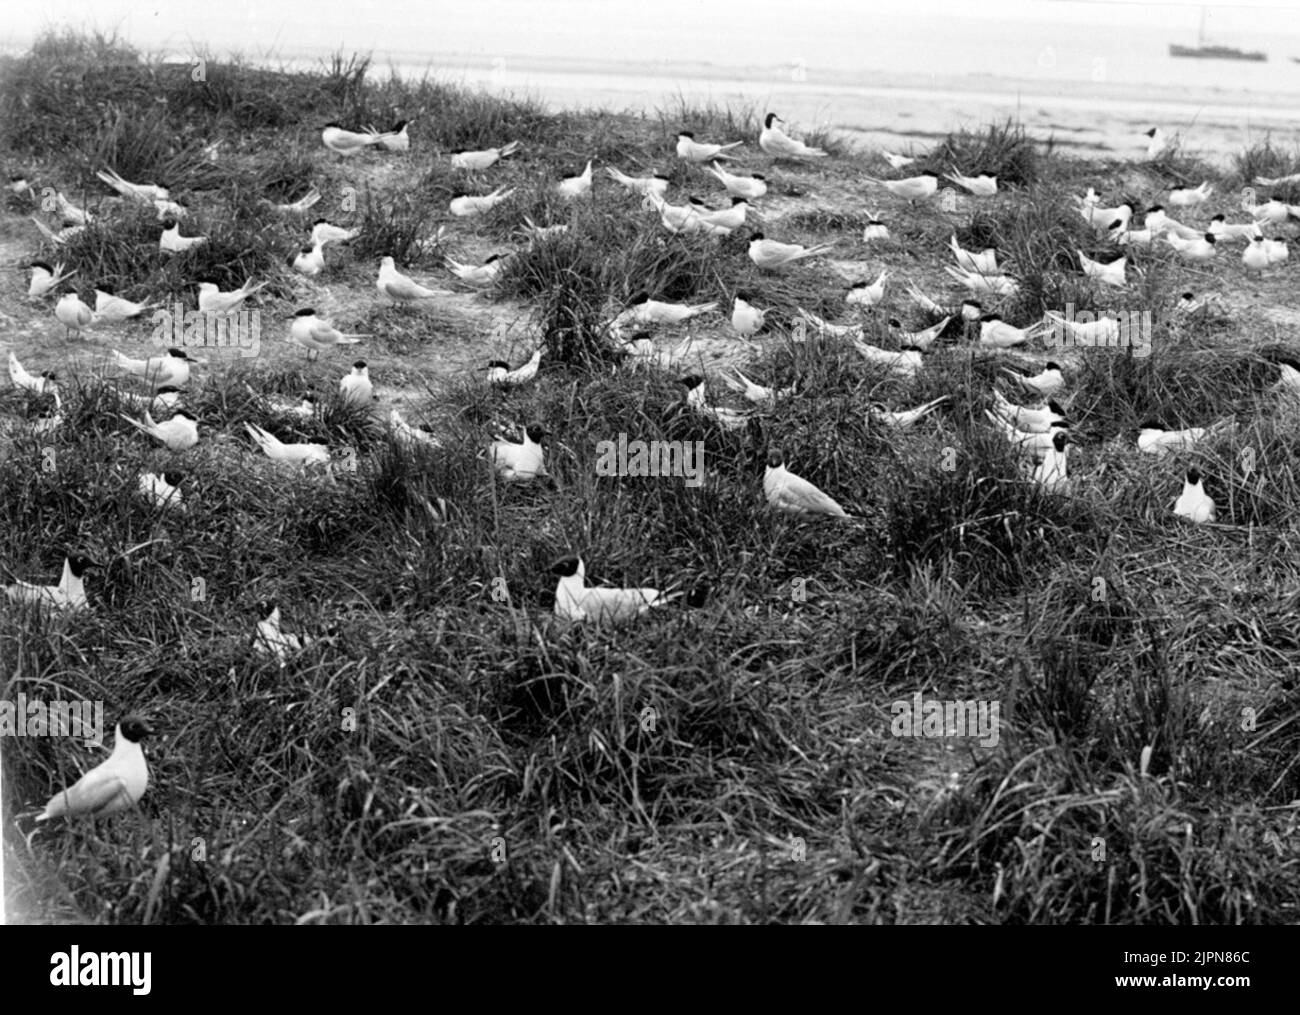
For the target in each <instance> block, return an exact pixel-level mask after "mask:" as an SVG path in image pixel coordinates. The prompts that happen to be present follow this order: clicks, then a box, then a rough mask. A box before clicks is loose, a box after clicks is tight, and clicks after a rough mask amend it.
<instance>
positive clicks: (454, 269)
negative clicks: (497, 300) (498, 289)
mask: <svg viewBox="0 0 1300 1015" xmlns="http://www.w3.org/2000/svg"><path fill="white" fill-rule="evenodd" d="M446 262H447V268H448V270H450V271H451V273H452V274H453V275H455V276H456V277H457V278H458V279H460V280H461V281H462V282H464V283H465V284H466V285H472V286H478V287H480V288H481V287H483V286H489V285H491V284H492V283H493V282H495V281H496V279H497V276H498V275H500V274H501V269H502V268H504V267H505V263H506V262H505V259H504V258H503V257H502V256H501V255H500V254H493V255H492V256H491V257H489V258H488V259H487V260H486V261H484V262H483V263H482V264H461V263H460V262H459V261H456V260H453V259H452V258H450V257H448V258H446Z"/></svg>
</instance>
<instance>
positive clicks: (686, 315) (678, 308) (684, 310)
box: [610, 291, 718, 332]
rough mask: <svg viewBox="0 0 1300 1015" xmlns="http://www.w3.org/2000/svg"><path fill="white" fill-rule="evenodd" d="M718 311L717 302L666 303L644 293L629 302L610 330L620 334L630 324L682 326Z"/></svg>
mask: <svg viewBox="0 0 1300 1015" xmlns="http://www.w3.org/2000/svg"><path fill="white" fill-rule="evenodd" d="M717 309H718V304H717V302H716V301H714V302H712V303H696V304H693V305H692V304H686V303H666V302H663V301H662V300H652V299H651V298H650V296H649V295H648V294H647V293H646V292H644V291H642V292H639V293H637V294H636V295H635V296H633V297H632V298H631V299H630V300H628V303H627V307H626V309H624V310H623V311H622V313H620V314H619V315H618V316H617V317H615V318H614V320H613V321H611V322H610V329H611V330H612V331H614V332H619V331H621V330H623V329H624V328H625V327H627V326H628V325H629V324H668V325H673V324H681V323H683V322H684V321H689V320H690V319H691V318H692V317H699V316H700V315H701V314H708V313H712V312H713V311H714V310H717Z"/></svg>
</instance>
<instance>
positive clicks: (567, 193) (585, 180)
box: [556, 159, 591, 201]
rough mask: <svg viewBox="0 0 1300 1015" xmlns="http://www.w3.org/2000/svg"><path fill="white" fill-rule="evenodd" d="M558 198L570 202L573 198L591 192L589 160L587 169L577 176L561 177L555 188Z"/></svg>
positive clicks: (589, 160)
mask: <svg viewBox="0 0 1300 1015" xmlns="http://www.w3.org/2000/svg"><path fill="white" fill-rule="evenodd" d="M556 189H557V190H559V192H560V196H561V197H562V198H564V199H565V200H566V201H572V200H573V199H574V198H575V197H581V196H582V195H583V194H586V193H587V192H588V191H590V190H591V159H588V160H587V168H586V169H584V170H583V171H582V172H581V173H579V174H578V175H577V176H565V177H563V178H562V179H561V180H560V182H559V185H558V186H557V187H556Z"/></svg>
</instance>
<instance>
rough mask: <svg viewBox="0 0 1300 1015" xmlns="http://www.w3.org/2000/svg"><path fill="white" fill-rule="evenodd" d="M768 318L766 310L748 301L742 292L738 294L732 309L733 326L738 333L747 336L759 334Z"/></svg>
mask: <svg viewBox="0 0 1300 1015" xmlns="http://www.w3.org/2000/svg"><path fill="white" fill-rule="evenodd" d="M766 319H767V311H766V310H760V309H759V308H758V307H756V306H754V305H752V304H751V303H749V302H747V301H746V300H745V299H744V297H743V296H741V294H740V293H737V294H736V300H735V303H734V305H733V307H732V311H731V326H732V328H734V329H735V331H736V334H738V335H742V336H744V337H746V338H748V337H749V336H750V335H754V334H757V333H758V332H759V331H761V330H763V324H764V323H765V321H766Z"/></svg>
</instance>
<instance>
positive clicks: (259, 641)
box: [253, 601, 312, 669]
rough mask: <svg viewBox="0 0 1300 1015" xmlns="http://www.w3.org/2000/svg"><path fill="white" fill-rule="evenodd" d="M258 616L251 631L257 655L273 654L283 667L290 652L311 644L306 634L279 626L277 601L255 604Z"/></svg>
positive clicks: (299, 650)
mask: <svg viewBox="0 0 1300 1015" xmlns="http://www.w3.org/2000/svg"><path fill="white" fill-rule="evenodd" d="M257 615H258V617H259V618H260V619H259V620H258V622H257V628H256V630H255V631H254V632H253V648H254V650H255V651H256V652H257V654H258V655H263V656H274V657H275V659H276V661H277V662H278V663H279V664H280V668H281V669H284V667H285V665H286V663H287V662H288V660H289V655H290V653H295V652H301V651H302V650H303V649H304V648H306V647H307V646H308V645H310V644H311V642H312V639H311V638H309V637H308V636H307V635H305V634H304V635H297V634H290V633H289V632H288V631H285V630H283V629H282V628H281V626H280V624H281V619H280V606H279V604H278V603H276V602H274V601H271V602H260V603H258V604H257Z"/></svg>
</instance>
